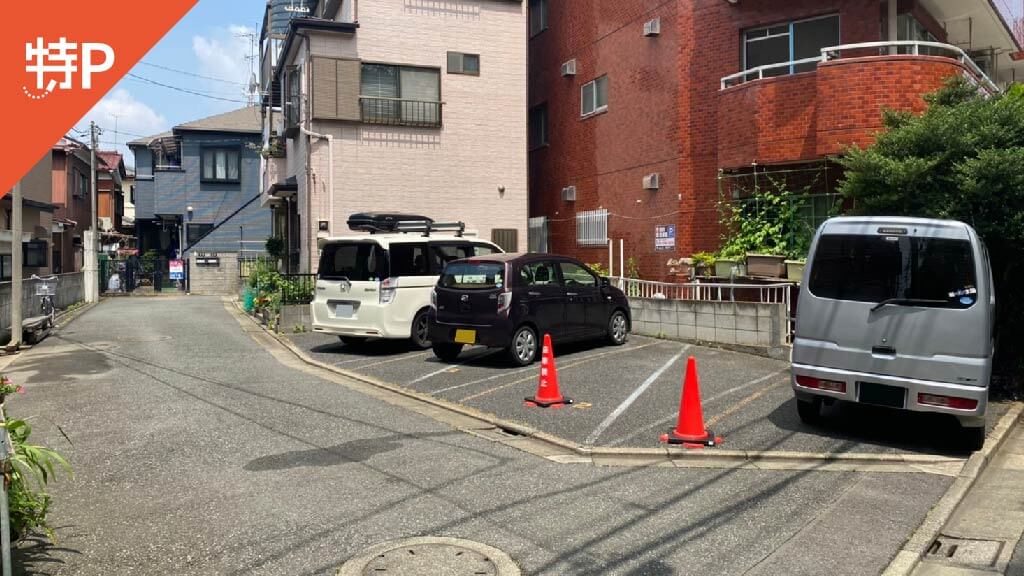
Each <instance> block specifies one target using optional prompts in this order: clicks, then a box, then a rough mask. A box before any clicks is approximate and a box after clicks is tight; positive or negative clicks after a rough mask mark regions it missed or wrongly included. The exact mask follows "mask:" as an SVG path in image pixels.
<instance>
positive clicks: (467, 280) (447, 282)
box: [440, 262, 505, 290]
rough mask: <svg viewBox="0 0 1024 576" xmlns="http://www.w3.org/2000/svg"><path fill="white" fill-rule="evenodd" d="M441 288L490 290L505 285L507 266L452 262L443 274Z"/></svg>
mask: <svg viewBox="0 0 1024 576" xmlns="http://www.w3.org/2000/svg"><path fill="white" fill-rule="evenodd" d="M440 283H441V286H443V287H445V288H455V289H458V290H490V289H493V288H501V287H502V286H504V284H505V265H504V264H501V263H498V262H452V263H451V264H449V265H448V266H446V267H445V269H444V273H443V274H441V280H440Z"/></svg>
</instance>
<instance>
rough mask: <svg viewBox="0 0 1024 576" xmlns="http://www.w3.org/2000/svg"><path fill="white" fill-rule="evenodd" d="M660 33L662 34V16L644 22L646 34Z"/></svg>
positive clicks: (655, 34)
mask: <svg viewBox="0 0 1024 576" xmlns="http://www.w3.org/2000/svg"><path fill="white" fill-rule="evenodd" d="M659 34H661V18H655V19H653V20H648V21H647V22H644V36H657V35H659Z"/></svg>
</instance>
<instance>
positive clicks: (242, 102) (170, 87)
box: [126, 72, 246, 104]
mask: <svg viewBox="0 0 1024 576" xmlns="http://www.w3.org/2000/svg"><path fill="white" fill-rule="evenodd" d="M126 75H127V76H129V77H131V78H137V79H139V80H142V81H143V82H148V83H149V84H153V85H156V86H161V87H163V88H168V89H170V90H176V91H178V92H183V93H185V94H192V95H194V96H202V97H203V98H209V99H211V100H221V101H224V102H237V103H239V104H245V103H246V102H245V100H238V99H235V98H221V97H220V96H210V95H209V94H203V93H202V92H196V91H195V90H187V89H185V88H179V87H177V86H171V85H170V84H164V83H162V82H157V81H156V80H150V79H149V78H143V77H142V76H138V75H136V74H132V73H131V72H129V73H128V74H126Z"/></svg>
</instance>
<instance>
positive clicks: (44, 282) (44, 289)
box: [32, 274, 57, 327]
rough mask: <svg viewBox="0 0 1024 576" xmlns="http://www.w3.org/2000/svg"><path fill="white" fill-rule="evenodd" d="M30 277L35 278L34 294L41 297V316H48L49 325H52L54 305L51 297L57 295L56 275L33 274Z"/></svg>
mask: <svg viewBox="0 0 1024 576" xmlns="http://www.w3.org/2000/svg"><path fill="white" fill-rule="evenodd" d="M32 279H33V280H37V282H36V296H39V297H40V298H42V311H43V316H47V317H48V318H49V327H52V326H53V321H54V316H55V313H56V307H55V306H54V305H53V297H54V296H56V295H57V276H47V277H45V278H43V277H40V276H36V275H35V274H33V275H32Z"/></svg>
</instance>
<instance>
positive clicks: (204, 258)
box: [196, 252, 220, 266]
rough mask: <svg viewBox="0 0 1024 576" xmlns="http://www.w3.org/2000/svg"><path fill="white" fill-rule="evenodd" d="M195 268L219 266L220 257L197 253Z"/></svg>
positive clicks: (212, 253)
mask: <svg viewBox="0 0 1024 576" xmlns="http://www.w3.org/2000/svg"><path fill="white" fill-rule="evenodd" d="M196 266H220V256H217V254H216V253H214V252H198V253H196Z"/></svg>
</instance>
